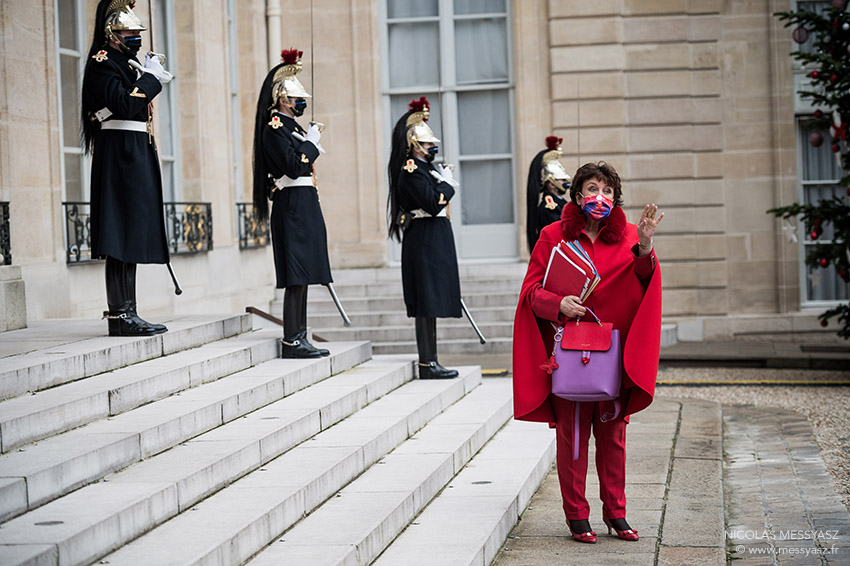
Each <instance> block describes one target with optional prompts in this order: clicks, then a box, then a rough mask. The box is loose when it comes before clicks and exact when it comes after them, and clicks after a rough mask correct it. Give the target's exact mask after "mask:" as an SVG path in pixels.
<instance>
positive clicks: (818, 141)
mask: <svg viewBox="0 0 850 566" xmlns="http://www.w3.org/2000/svg"><path fill="white" fill-rule="evenodd" d="M809 143H810V144H812V145H813V146H814V147H820V146H821V145H822V144H823V135H821V133H820V132H812V134H811V135H810V136H809Z"/></svg>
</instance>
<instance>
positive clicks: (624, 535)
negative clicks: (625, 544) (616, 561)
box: [602, 518, 640, 540]
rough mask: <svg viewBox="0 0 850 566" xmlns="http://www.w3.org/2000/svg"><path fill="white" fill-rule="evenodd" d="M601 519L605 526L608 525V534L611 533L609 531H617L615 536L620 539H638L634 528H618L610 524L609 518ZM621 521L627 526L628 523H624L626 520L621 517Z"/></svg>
mask: <svg viewBox="0 0 850 566" xmlns="http://www.w3.org/2000/svg"><path fill="white" fill-rule="evenodd" d="M602 521H603V522H604V523H605V526H606V527H608V534H609V535H610V534H611V531H612V530H613V531H617V538H618V539H620V540H638V539H639V538H640V537H639V536H638V532H637V531H636V530H635V529H632V528H627V529H625V530H622V531H621V530H619V529H618V528H616V527H615V526H614V525H612V524H611V520H610V519H606V518H603V519H602ZM623 522H624V523H625V524H626V526H627V527H628V526H629V524H628V523H626V520H625V519H623Z"/></svg>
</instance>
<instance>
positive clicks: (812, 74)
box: [809, 71, 820, 79]
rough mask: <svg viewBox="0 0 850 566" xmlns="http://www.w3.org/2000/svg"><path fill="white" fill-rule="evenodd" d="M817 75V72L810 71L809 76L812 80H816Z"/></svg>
mask: <svg viewBox="0 0 850 566" xmlns="http://www.w3.org/2000/svg"><path fill="white" fill-rule="evenodd" d="M819 74H820V73H818V72H817V71H812V73H811V74H810V75H809V76H810V77H812V78H813V79H816V78H818V75H819Z"/></svg>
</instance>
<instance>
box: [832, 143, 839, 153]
mask: <svg viewBox="0 0 850 566" xmlns="http://www.w3.org/2000/svg"><path fill="white" fill-rule="evenodd" d="M838 150H839V147H838V144H837V143H834V144H832V151H833V152H834V153H838Z"/></svg>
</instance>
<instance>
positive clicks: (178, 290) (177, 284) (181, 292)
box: [168, 261, 183, 295]
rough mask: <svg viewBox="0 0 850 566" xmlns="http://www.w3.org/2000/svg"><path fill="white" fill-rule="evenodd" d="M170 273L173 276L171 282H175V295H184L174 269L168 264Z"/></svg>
mask: <svg viewBox="0 0 850 566" xmlns="http://www.w3.org/2000/svg"><path fill="white" fill-rule="evenodd" d="M168 272H169V273H170V274H171V280H172V281H173V282H174V294H175V295H182V294H183V289H181V288H180V283H178V281H177V276H176V275H174V268H173V267H171V262H170V261H169V262H168Z"/></svg>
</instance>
